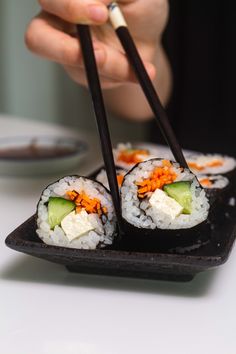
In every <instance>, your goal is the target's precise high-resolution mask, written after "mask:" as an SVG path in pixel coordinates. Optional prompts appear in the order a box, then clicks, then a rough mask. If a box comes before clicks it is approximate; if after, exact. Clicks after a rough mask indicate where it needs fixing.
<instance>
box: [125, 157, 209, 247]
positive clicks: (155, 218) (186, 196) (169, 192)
mask: <svg viewBox="0 0 236 354" xmlns="http://www.w3.org/2000/svg"><path fill="white" fill-rule="evenodd" d="M121 207H122V216H123V219H124V221H125V226H126V229H127V231H126V234H127V235H128V234H129V235H132V238H133V241H134V242H135V239H136V241H140V244H143V245H145V244H148V243H149V245H150V249H152V248H153V246H155V245H158V247H161V248H163V247H164V248H172V247H175V246H176V247H177V246H181V245H182V246H183V245H186V246H187V245H191V244H192V243H193V241H194V242H197V241H198V238H199V237H200V236H201V232H202V231H203V230H205V226H204V227H203V228H202V226H203V225H205V224H208V222H207V218H208V214H209V201H208V198H207V196H206V193H205V191H204V189H203V188H202V187H201V186H200V184H199V182H198V181H197V179H196V177H195V175H193V174H192V173H191V172H190V171H189V170H188V169H184V168H182V167H180V166H179V164H178V163H176V162H171V161H169V160H162V159H153V160H149V161H145V162H142V163H139V164H137V165H136V166H135V167H134V168H133V169H132V170H131V171H130V172H129V173H127V174H126V175H125V178H124V181H123V183H122V187H121ZM199 226H200V227H199ZM150 241H151V243H150ZM153 242H154V243H153Z"/></svg>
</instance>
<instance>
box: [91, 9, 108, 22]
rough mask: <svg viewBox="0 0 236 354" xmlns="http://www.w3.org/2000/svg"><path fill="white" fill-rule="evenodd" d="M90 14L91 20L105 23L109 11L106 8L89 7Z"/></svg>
mask: <svg viewBox="0 0 236 354" xmlns="http://www.w3.org/2000/svg"><path fill="white" fill-rule="evenodd" d="M88 13H89V17H90V19H91V20H93V21H96V22H103V21H106V19H107V10H106V8H105V6H100V5H89V6H88Z"/></svg>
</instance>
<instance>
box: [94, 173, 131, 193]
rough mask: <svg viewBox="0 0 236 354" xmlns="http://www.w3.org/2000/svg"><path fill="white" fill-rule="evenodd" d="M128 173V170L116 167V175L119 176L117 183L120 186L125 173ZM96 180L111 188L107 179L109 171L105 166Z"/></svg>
mask: <svg viewBox="0 0 236 354" xmlns="http://www.w3.org/2000/svg"><path fill="white" fill-rule="evenodd" d="M126 173H127V171H126V170H124V169H122V168H120V167H116V177H117V183H118V187H119V188H120V187H121V185H122V182H123V179H124V175H125V174H126ZM95 179H96V181H98V182H100V183H101V184H103V185H104V187H106V188H107V189H108V190H109V184H108V179H107V173H106V171H105V169H104V168H102V169H101V170H100V171H99V172H98V174H97V175H96V177H95Z"/></svg>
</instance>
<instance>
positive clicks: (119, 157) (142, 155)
mask: <svg viewBox="0 0 236 354" xmlns="http://www.w3.org/2000/svg"><path fill="white" fill-rule="evenodd" d="M113 155H114V160H115V163H116V165H118V166H120V167H122V168H124V169H126V170H130V169H131V168H132V167H134V166H135V165H136V164H137V163H139V162H142V161H146V160H150V159H153V158H156V157H160V156H162V157H164V158H165V157H166V158H170V157H169V156H170V151H169V149H168V148H166V147H164V146H162V147H161V146H158V147H151V146H141V145H140V146H139V145H136V144H135V145H131V144H130V143H127V144H123V143H120V144H118V145H117V148H116V149H113Z"/></svg>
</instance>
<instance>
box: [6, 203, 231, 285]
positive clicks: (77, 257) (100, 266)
mask: <svg viewBox="0 0 236 354" xmlns="http://www.w3.org/2000/svg"><path fill="white" fill-rule="evenodd" d="M235 209H236V208H235V207H232V206H229V205H228V204H227V203H225V205H224V207H223V208H221V209H220V210H217V212H216V214H215V217H214V220H212V224H211V231H210V232H209V234H208V241H207V242H206V243H204V244H199V245H198V247H197V248H195V249H193V250H191V251H189V250H186V249H181V248H179V249H176V250H175V251H166V252H160V251H158V250H153V251H152V252H150V251H149V252H141V251H139V252H137V251H133V250H132V249H131V248H132V247H131V245H128V244H125V243H123V244H120V243H116V244H114V245H113V246H112V248H110V249H103V250H94V251H91V250H88V251H87V250H76V249H69V248H63V247H56V246H48V245H46V244H44V243H43V242H42V241H41V240H40V239H39V238H38V236H37V234H36V232H35V229H36V228H35V216H32V217H31V218H30V219H28V220H27V221H26V222H24V223H23V224H22V225H21V226H19V227H18V228H17V229H16V230H15V231H13V232H12V233H11V234H10V235H9V236H8V237H7V239H6V245H7V246H8V247H10V248H12V249H14V250H16V251H19V252H23V253H26V254H29V255H32V256H35V257H38V258H43V259H46V260H48V261H51V262H54V263H58V264H62V265H65V266H66V267H67V269H68V270H69V271H72V272H78V273H91V274H103V275H113V276H125V277H134V278H148V279H163V280H175V281H189V280H191V279H192V278H193V277H194V276H195V275H196V274H197V273H199V272H201V271H204V270H207V269H211V268H213V267H216V266H219V265H221V264H223V263H224V262H226V261H227V259H228V256H229V254H230V251H231V249H232V246H233V243H234V240H235V237H236V223H235V220H236V210H235ZM222 210H223V212H222Z"/></svg>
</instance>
